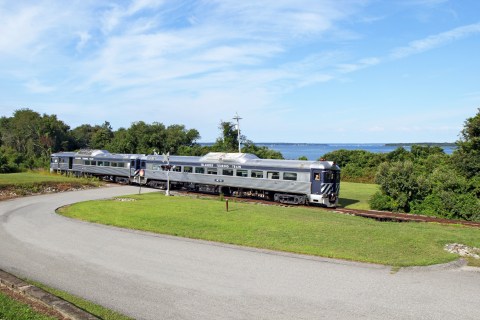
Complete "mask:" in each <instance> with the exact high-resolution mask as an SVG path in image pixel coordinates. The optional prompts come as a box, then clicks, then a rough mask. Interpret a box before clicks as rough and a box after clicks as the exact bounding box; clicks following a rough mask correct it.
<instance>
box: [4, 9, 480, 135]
mask: <svg viewBox="0 0 480 320" xmlns="http://www.w3.org/2000/svg"><path fill="white" fill-rule="evenodd" d="M479 12H480V1H478V0H456V1H448V0H403V1H400V0H398V1H396V0H385V1H381V0H377V1H374V0H317V1H314V0H292V1H288V0H264V1H246V0H243V1H236V0H232V1H230V0H208V1H207V0H205V1H179V0H175V1H174V0H170V1H167V0H165V1H161V0H158V1H157V0H137V1H133V0H132V1H97V0H71V1H60V0H58V1H49V0H46V1H45V0H37V1H23V0H18V1H9V0H0V21H1V24H0V116H11V115H12V114H13V112H14V110H17V109H20V108H31V109H33V110H35V111H37V112H40V113H47V114H56V115H57V116H58V118H59V119H61V120H63V121H64V122H66V123H67V124H68V125H70V126H71V127H72V128H74V127H76V126H78V125H81V124H85V123H89V124H102V123H103V122H104V121H105V120H107V121H109V122H110V123H111V125H112V126H113V128H114V129H118V128H119V127H129V126H130V124H131V123H132V122H134V121H140V120H143V121H145V122H147V123H152V122H154V121H157V122H162V123H164V124H166V125H169V124H175V123H179V124H184V125H186V127H187V128H195V129H197V130H198V131H199V132H200V134H201V136H202V138H201V141H203V142H207V141H214V140H215V138H216V137H217V136H218V135H219V130H218V124H219V122H220V121H221V120H223V121H231V120H232V118H233V116H234V115H235V113H236V112H238V113H239V115H240V116H241V117H242V118H243V119H242V120H241V129H242V132H243V134H245V135H246V136H247V137H248V138H249V139H251V140H253V141H255V142H311V143H329V142H336V143H349V142H355V143H374V142H376V143H380V142H426V141H431V142H453V141H456V140H457V139H458V138H459V136H458V134H459V132H460V131H461V129H462V127H463V124H464V121H465V120H466V119H467V118H469V117H472V116H474V115H475V114H476V113H477V108H479V107H480V81H479V80H480V58H479V57H480V15H479Z"/></svg>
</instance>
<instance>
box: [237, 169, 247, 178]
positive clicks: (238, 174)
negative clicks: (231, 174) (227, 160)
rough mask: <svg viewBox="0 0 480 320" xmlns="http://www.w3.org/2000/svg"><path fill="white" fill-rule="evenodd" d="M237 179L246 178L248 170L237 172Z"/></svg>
mask: <svg viewBox="0 0 480 320" xmlns="http://www.w3.org/2000/svg"><path fill="white" fill-rule="evenodd" d="M237 177H248V170H237Z"/></svg>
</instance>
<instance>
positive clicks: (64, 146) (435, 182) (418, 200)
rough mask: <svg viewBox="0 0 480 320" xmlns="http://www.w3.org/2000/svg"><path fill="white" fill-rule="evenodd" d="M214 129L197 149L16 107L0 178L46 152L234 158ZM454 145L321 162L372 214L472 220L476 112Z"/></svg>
mask: <svg viewBox="0 0 480 320" xmlns="http://www.w3.org/2000/svg"><path fill="white" fill-rule="evenodd" d="M219 130H220V135H219V137H218V138H217V140H216V141H215V143H214V144H213V145H211V146H205V145H200V144H199V143H198V142H197V141H198V139H200V134H199V132H198V131H197V130H196V129H187V128H186V127H185V126H184V125H179V124H175V125H170V126H165V125H163V124H162V123H159V122H154V123H152V124H147V123H145V122H143V121H139V122H134V123H132V124H131V126H130V127H129V128H120V129H118V130H115V131H114V130H113V129H112V127H111V125H110V123H109V122H107V121H105V122H104V123H103V124H102V125H93V126H92V125H90V124H84V125H81V126H78V127H76V128H74V129H70V127H69V126H68V125H67V124H65V123H64V122H63V121H61V120H59V119H57V116H56V115H47V114H43V115H41V114H39V113H38V112H35V111H33V110H30V109H20V110H17V111H15V112H14V114H13V116H12V117H1V118H0V173H7V172H17V171H22V170H27V169H35V168H41V167H48V165H49V161H50V154H51V153H53V152H58V151H74V150H78V149H105V150H108V151H110V152H112V153H139V154H152V153H154V152H158V153H167V152H170V153H171V154H177V155H194V156H201V155H204V154H207V153H208V152H211V151H216V152H237V151H238V140H237V130H236V129H235V125H234V124H233V123H231V122H224V121H221V122H220V125H219ZM240 139H241V142H242V152H245V153H252V154H256V155H257V156H259V157H260V158H273V159H283V156H282V154H281V153H280V152H277V151H274V150H271V149H269V148H267V147H259V146H256V145H255V144H254V143H253V142H252V141H250V140H248V139H247V138H246V137H245V136H243V135H241V137H240ZM456 146H457V148H456V150H455V151H454V152H453V154H452V155H447V154H445V153H444V151H443V149H442V148H441V147H439V146H435V145H433V146H422V145H412V146H411V148H410V150H406V149H404V148H403V147H399V148H397V149H396V150H394V151H392V152H390V153H385V154H383V153H372V152H368V151H365V150H337V151H333V152H330V153H327V154H325V155H323V156H322V157H321V158H325V159H328V160H331V161H335V162H336V163H337V164H338V165H339V166H340V167H341V169H342V181H353V182H367V183H377V184H378V185H379V186H380V191H379V192H377V193H376V194H375V195H374V196H373V197H372V198H371V200H370V206H371V208H372V209H377V210H388V211H398V212H407V213H408V212H410V213H419V214H427V215H434V216H441V217H447V218H459V219H466V220H476V221H480V199H479V197H480V176H479V173H480V109H479V110H478V112H477V114H476V115H475V116H474V117H471V118H468V119H467V120H466V121H465V124H464V128H463V130H462V131H461V132H460V139H459V140H458V141H457V142H456ZM305 160H306V159H305Z"/></svg>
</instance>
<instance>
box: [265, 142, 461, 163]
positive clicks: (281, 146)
mask: <svg viewBox="0 0 480 320" xmlns="http://www.w3.org/2000/svg"><path fill="white" fill-rule="evenodd" d="M256 145H258V146H266V147H268V148H270V149H272V150H276V151H280V152H281V153H282V155H283V157H284V158H285V159H298V158H299V157H301V156H305V157H307V158H308V160H317V159H318V158H320V157H321V156H323V155H324V154H326V153H328V152H332V151H335V150H340V149H345V150H365V151H369V152H375V153H388V152H391V151H393V150H395V149H397V148H398V146H391V145H386V144H384V143H368V144H367V143H365V144H364V143H356V144H354V143H332V144H326V143H325V144H315V143H257V144H256ZM404 148H405V149H406V150H410V147H409V146H405V147H404ZM442 148H443V150H444V151H445V153H447V154H451V153H452V152H453V151H454V150H455V147H454V146H442Z"/></svg>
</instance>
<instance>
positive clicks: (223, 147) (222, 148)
mask: <svg viewBox="0 0 480 320" xmlns="http://www.w3.org/2000/svg"><path fill="white" fill-rule="evenodd" d="M218 128H219V129H220V131H221V136H220V137H218V138H217V140H216V141H215V143H214V144H213V146H212V150H213V151H219V152H238V131H237V130H236V128H235V124H233V123H232V122H227V121H221V122H220V125H219V126H218ZM240 141H241V142H244V141H245V137H243V136H240Z"/></svg>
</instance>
